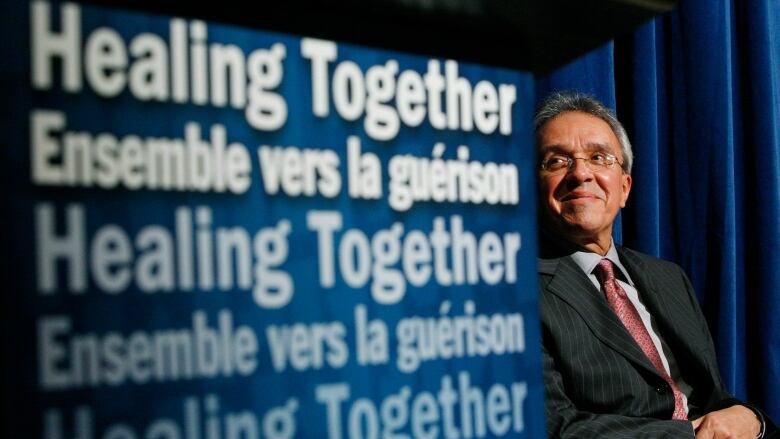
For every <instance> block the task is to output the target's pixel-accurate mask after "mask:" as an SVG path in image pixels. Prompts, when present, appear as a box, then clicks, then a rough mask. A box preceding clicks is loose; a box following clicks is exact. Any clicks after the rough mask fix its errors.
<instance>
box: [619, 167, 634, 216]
mask: <svg viewBox="0 0 780 439" xmlns="http://www.w3.org/2000/svg"><path fill="white" fill-rule="evenodd" d="M620 178H621V179H622V181H621V183H622V184H621V185H620V188H621V190H622V192H623V193H622V194H621V198H620V207H621V208H623V207H626V201H628V194H629V193H630V192H631V183H632V182H633V180H632V179H631V175H630V174H626V173H623V175H622V176H621V177H620Z"/></svg>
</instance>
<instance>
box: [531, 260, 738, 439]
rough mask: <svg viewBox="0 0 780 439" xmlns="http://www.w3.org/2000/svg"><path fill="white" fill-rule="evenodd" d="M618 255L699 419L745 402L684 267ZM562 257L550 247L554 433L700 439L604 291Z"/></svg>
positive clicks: (546, 279)
mask: <svg viewBox="0 0 780 439" xmlns="http://www.w3.org/2000/svg"><path fill="white" fill-rule="evenodd" d="M547 253H549V252H547ZM618 254H619V255H620V260H621V262H622V263H623V265H624V266H625V267H626V269H627V270H628V271H629V275H630V276H631V278H632V279H633V281H634V283H635V286H636V288H637V290H638V291H639V294H640V297H641V300H642V302H643V303H644V304H645V306H646V307H647V310H648V311H649V312H650V314H651V315H652V316H653V319H654V323H655V327H656V328H657V329H658V332H659V335H660V336H661V338H662V339H663V340H664V341H665V343H666V344H667V346H668V347H669V348H670V349H671V352H672V353H673V355H674V357H675V359H676V362H677V364H678V366H679V369H680V373H681V376H682V378H683V380H685V381H686V382H687V383H688V384H689V385H690V386H691V387H692V388H693V391H692V394H691V395H690V397H689V400H688V404H689V408H690V416H691V417H692V418H695V417H698V416H700V415H702V414H704V413H707V412H709V411H712V410H717V409H721V408H725V407H728V406H731V405H734V404H737V403H739V401H737V400H735V399H733V398H732V397H731V395H729V394H728V392H727V391H726V390H725V388H724V386H723V382H722V381H721V378H720V374H719V373H718V368H717V364H716V359H715V350H714V347H713V343H712V339H711V337H710V334H709V330H708V328H707V323H706V321H705V320H704V316H703V315H702V313H701V310H700V309H699V305H698V302H697V300H696V297H695V294H694V292H693V288H692V287H691V285H690V282H689V281H688V279H687V277H686V276H685V274H684V273H683V271H682V269H681V268H680V267H679V266H677V265H675V264H673V263H670V262H667V261H662V260H660V259H656V258H653V257H650V256H647V255H643V254H641V253H638V252H635V251H632V250H629V249H625V248H618ZM560 255H561V253H558V254H545V252H544V251H543V254H542V258H541V259H540V260H539V281H540V284H539V288H540V305H541V320H542V334H543V345H544V346H543V349H544V352H543V362H544V374H545V376H544V378H545V386H546V391H547V402H546V412H547V430H548V433H549V435H550V437H571V438H579V439H582V438H606V437H625V438H669V437H671V438H677V437H680V438H684V437H693V429H692V427H691V424H690V422H687V421H673V420H670V419H671V414H672V411H673V409H674V397H673V395H672V392H671V390H670V389H669V386H668V385H667V384H666V382H664V380H663V378H662V377H661V375H660V374H659V373H658V371H657V370H656V369H655V367H653V365H652V364H651V363H650V361H649V360H648V359H647V357H646V356H645V355H644V353H643V352H642V351H641V349H640V348H639V346H638V345H637V344H636V343H635V342H634V340H633V339H632V338H631V336H630V335H629V333H628V331H626V329H625V328H624V327H623V325H622V323H621V322H620V320H619V319H618V318H617V316H616V315H615V313H614V312H613V311H612V309H611V308H610V307H609V305H608V304H607V301H606V299H605V298H604V296H603V294H602V293H601V292H600V291H598V290H597V289H596V288H595V287H594V285H593V283H592V282H591V281H590V280H589V279H588V278H587V276H586V275H585V274H584V273H583V272H582V270H581V269H580V268H579V267H578V266H577V265H576V263H575V262H574V261H573V260H572V259H571V258H570V257H568V256H560Z"/></svg>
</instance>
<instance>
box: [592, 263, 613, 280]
mask: <svg viewBox="0 0 780 439" xmlns="http://www.w3.org/2000/svg"><path fill="white" fill-rule="evenodd" d="M596 277H598V278H599V281H600V282H601V283H602V284H603V283H605V282H612V281H614V280H615V268H614V266H613V264H612V261H610V260H609V259H602V260H601V262H599V264H598V265H597V266H596Z"/></svg>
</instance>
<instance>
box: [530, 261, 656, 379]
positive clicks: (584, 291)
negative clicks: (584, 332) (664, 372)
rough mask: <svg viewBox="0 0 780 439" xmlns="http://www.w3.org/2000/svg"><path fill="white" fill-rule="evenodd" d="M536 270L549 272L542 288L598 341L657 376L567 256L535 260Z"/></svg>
mask: <svg viewBox="0 0 780 439" xmlns="http://www.w3.org/2000/svg"><path fill="white" fill-rule="evenodd" d="M539 272H540V273H541V274H548V275H552V279H551V280H550V282H549V284H547V285H546V289H547V290H548V291H549V292H551V293H552V294H555V295H556V296H558V297H560V298H561V299H562V300H564V301H566V302H567V303H568V304H569V305H570V306H571V307H572V308H574V309H575V310H576V311H577V312H578V313H579V314H580V316H581V317H582V320H583V321H584V322H585V323H586V324H587V325H588V327H590V329H591V330H592V331H593V334H594V335H595V336H596V337H597V338H598V339H599V340H600V341H601V342H602V343H604V344H605V345H607V346H609V347H610V348H612V349H613V350H615V351H617V352H618V353H620V354H621V355H623V356H624V357H625V358H627V359H628V360H629V361H631V362H633V363H634V364H636V365H637V366H638V367H641V368H644V369H646V370H647V371H648V372H650V373H653V374H655V375H658V376H660V374H659V373H658V371H657V370H656V368H655V367H654V366H653V365H652V363H650V360H649V359H648V358H647V356H646V355H645V353H644V352H642V350H641V349H640V348H639V345H637V344H636V341H634V339H633V338H632V337H631V334H629V333H628V331H627V330H626V328H625V326H623V323H622V322H621V321H620V319H619V318H618V317H617V315H615V312H614V311H612V308H610V307H609V304H608V303H607V301H606V299H605V298H604V297H603V295H602V294H601V292H600V291H599V290H597V289H596V288H595V286H594V285H593V283H592V282H591V281H590V279H588V277H587V276H586V275H585V273H583V272H582V270H581V269H580V267H579V266H577V264H576V263H575V262H574V261H573V260H572V259H571V258H570V257H568V256H566V257H561V258H554V259H539ZM631 276H632V277H633V273H631Z"/></svg>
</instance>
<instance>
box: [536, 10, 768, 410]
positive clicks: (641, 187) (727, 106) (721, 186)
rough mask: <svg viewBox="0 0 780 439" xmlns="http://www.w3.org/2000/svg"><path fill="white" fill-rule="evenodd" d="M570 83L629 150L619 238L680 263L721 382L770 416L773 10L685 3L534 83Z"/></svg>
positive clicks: (545, 88) (545, 89)
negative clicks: (605, 113)
mask: <svg viewBox="0 0 780 439" xmlns="http://www.w3.org/2000/svg"><path fill="white" fill-rule="evenodd" d="M572 89H574V90H579V91H584V92H588V93H591V94H594V95H595V96H596V97H597V98H599V99H600V100H602V101H603V102H604V103H605V104H607V105H609V106H611V107H612V108H615V109H616V111H617V113H618V117H619V118H620V120H621V121H622V122H623V123H624V124H625V125H626V128H627V130H628V133H629V137H630V138H631V141H632V144H633V146H634V155H635V164H634V171H633V176H634V186H633V189H632V194H631V197H630V199H629V204H628V206H627V207H626V209H624V211H623V213H622V214H621V218H620V219H619V222H618V223H617V224H616V230H615V236H616V241H618V242H621V241H622V242H623V244H624V245H626V246H628V247H631V248H635V249H637V250H640V251H643V252H645V253H649V254H653V255H656V256H659V257H662V258H664V259H668V260H672V261H675V262H677V263H679V264H680V265H682V267H683V268H684V269H685V270H686V272H687V273H688V275H689V276H690V278H691V281H692V283H693V285H694V287H695V288H696V291H697V294H698V298H699V300H700V302H701V304H702V308H703V310H704V313H705V315H706V317H707V321H708V323H709V325H710V330H711V332H712V335H713V338H714V341H715V347H716V350H717V353H718V363H719V365H720V370H721V374H722V375H723V378H724V381H725V382H726V385H727V387H728V388H729V390H730V391H731V392H732V393H734V394H735V395H736V396H737V397H738V398H741V399H743V400H748V401H751V402H754V403H756V404H758V405H760V406H761V407H763V408H765V409H766V410H767V411H768V413H769V414H770V416H772V418H773V419H775V420H778V419H780V396H778V395H779V394H780V2H778V1H774V0H748V1H741V2H732V1H728V0H717V1H713V0H686V1H681V2H680V3H679V5H678V9H676V10H675V11H673V12H672V13H670V14H666V15H664V16H661V17H659V18H657V19H655V20H653V21H651V22H648V23H646V24H645V25H643V26H641V27H640V28H638V29H637V30H636V31H635V32H634V33H633V34H632V35H629V36H626V37H623V38H619V39H618V40H616V41H614V42H611V43H609V44H607V45H605V46H603V47H601V48H599V49H597V50H595V51H593V52H591V53H589V54H587V55H585V56H583V57H582V58H579V59H578V60H576V61H574V62H572V63H570V64H568V65H566V66H564V67H563V68H561V69H559V70H557V71H555V72H553V73H551V74H550V75H547V76H545V77H540V78H538V80H537V86H536V92H537V96H538V97H539V98H540V99H541V98H543V97H544V96H545V95H546V94H547V93H549V92H551V91H555V90H572Z"/></svg>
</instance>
